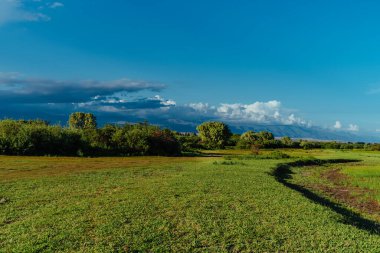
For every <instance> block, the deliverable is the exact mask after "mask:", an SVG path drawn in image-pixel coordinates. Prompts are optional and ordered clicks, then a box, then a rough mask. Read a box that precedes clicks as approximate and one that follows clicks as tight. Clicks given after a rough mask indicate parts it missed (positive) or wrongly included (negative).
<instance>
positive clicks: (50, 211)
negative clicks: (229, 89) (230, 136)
mask: <svg viewBox="0 0 380 253" xmlns="http://www.w3.org/2000/svg"><path fill="white" fill-rule="evenodd" d="M285 152H288V153H290V154H291V155H293V156H297V157H299V156H314V157H318V158H326V159H327V158H330V159H331V158H355V159H369V160H368V162H371V161H372V162H373V163H374V164H375V163H376V162H374V160H373V159H374V158H373V157H367V155H368V154H364V153H359V152H335V151H323V152H322V151H309V152H308V153H305V152H304V151H285ZM233 154H235V152H233ZM369 155H374V156H376V157H377V156H378V155H377V154H369ZM358 157H359V158H358ZM366 157H367V158H366ZM295 159H298V158H292V159H282V160H275V159H237V158H232V160H225V159H224V158H222V157H219V158H212V157H207V158H159V157H139V158H94V159H89V158H47V157H46V158H33V157H0V200H1V199H2V198H5V199H6V201H5V203H2V204H0V252H77V251H78V252H168V251H171V252H188V251H191V252H276V251H280V252H295V251H300V252H325V251H332V252H379V251H380V231H378V230H376V229H375V230H374V229H372V228H369V227H368V226H369V225H374V226H376V223H374V221H373V220H367V219H365V220H364V219H358V218H357V219H355V220H352V219H347V217H346V216H347V215H348V214H347V213H345V212H344V210H346V209H345V208H346V207H344V206H343V207H339V208H341V209H339V208H335V207H332V203H328V202H325V204H322V203H321V201H317V200H315V199H312V198H310V195H305V193H302V192H300V191H298V190H297V189H294V188H292V187H289V185H286V184H284V183H281V182H279V181H278V179H276V177H274V176H273V173H272V172H273V169H274V168H276V167H277V166H278V164H279V163H287V162H291V161H293V160H295ZM376 159H378V158H376ZM379 159H380V156H379ZM378 164H380V160H379V163H378ZM342 166H345V168H344V171H345V173H346V167H347V168H353V167H350V166H351V165H348V164H344V165H342ZM298 170H300V169H298ZM309 170H310V169H309ZM294 171H295V173H296V172H297V169H295V170H294ZM347 171H349V169H347ZM298 172H299V171H298ZM301 172H302V170H301ZM347 173H348V172H347ZM301 175H302V173H301V174H294V180H293V181H294V183H295V182H296V181H297V177H301ZM310 175H314V174H310ZM315 175H317V174H315ZM315 175H314V176H315ZM302 178H304V179H305V178H307V177H302ZM310 178H312V177H310ZM315 178H316V177H314V179H315ZM289 180H292V179H289ZM305 180H306V179H305ZM315 180H316V179H315ZM374 184H375V181H374ZM348 209H349V207H347V210H348ZM342 210H343V211H342ZM364 216H365V215H364ZM366 217H367V216H366ZM366 222H369V223H366Z"/></svg>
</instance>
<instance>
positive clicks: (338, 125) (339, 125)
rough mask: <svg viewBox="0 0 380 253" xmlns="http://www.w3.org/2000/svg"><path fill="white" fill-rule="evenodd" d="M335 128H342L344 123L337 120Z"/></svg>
mask: <svg viewBox="0 0 380 253" xmlns="http://www.w3.org/2000/svg"><path fill="white" fill-rule="evenodd" d="M334 128H335V129H342V123H341V122H340V121H336V122H335V125H334Z"/></svg>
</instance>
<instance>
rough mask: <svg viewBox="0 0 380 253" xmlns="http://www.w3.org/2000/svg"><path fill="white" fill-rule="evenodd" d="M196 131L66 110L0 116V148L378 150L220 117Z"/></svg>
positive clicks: (170, 152) (175, 152)
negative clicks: (59, 114)
mask: <svg viewBox="0 0 380 253" xmlns="http://www.w3.org/2000/svg"><path fill="white" fill-rule="evenodd" d="M197 131H198V132H197V133H178V132H175V131H172V130H169V129H162V128H160V127H158V126H154V125H150V124H148V123H146V122H144V123H138V124H124V125H117V124H107V125H105V126H103V127H98V126H97V123H96V117H95V116H94V115H93V114H91V113H82V112H76V113H73V114H71V115H70V117H69V120H68V125H67V126H64V127H63V126H60V125H50V124H49V123H48V122H46V121H43V120H11V119H5V120H1V121H0V154H2V155H53V156H134V155H162V156H179V155H181V154H183V153H184V152H194V151H197V150H200V149H224V148H238V149H251V150H252V151H253V152H257V151H258V150H259V149H275V148H303V149H313V148H330V149H368V150H380V145H377V144H367V143H339V142H316V141H306V140H292V139H291V138H289V137H283V138H281V139H276V138H275V137H274V136H273V134H272V133H270V132H267V131H263V132H254V131H247V132H245V133H243V134H241V135H239V134H233V133H232V132H231V130H230V128H229V127H228V126H227V125H226V124H224V123H222V122H205V123H203V124H201V125H199V126H198V127H197Z"/></svg>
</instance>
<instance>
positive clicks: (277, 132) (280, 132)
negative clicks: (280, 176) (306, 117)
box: [170, 124, 380, 142]
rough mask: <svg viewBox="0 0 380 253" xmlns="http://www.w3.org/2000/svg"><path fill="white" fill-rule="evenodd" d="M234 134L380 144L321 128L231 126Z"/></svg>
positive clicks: (184, 129) (181, 127) (179, 127)
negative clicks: (260, 133)
mask: <svg viewBox="0 0 380 253" xmlns="http://www.w3.org/2000/svg"><path fill="white" fill-rule="evenodd" d="M170 128H172V129H174V130H177V131H181V132H195V131H196V129H195V126H193V125H181V124H178V125H177V124H170ZM230 128H231V130H232V132H234V133H243V132H245V131H248V130H253V131H256V132H258V131H269V132H271V133H273V134H274V136H276V137H283V136H289V137H291V138H298V139H315V140H326V141H327V140H333V141H351V142H359V141H361V142H380V138H379V137H375V136H368V135H359V134H354V133H351V132H345V131H334V130H329V129H324V128H320V127H303V126H296V125H260V124H256V125H250V126H230Z"/></svg>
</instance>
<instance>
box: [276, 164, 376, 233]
mask: <svg viewBox="0 0 380 253" xmlns="http://www.w3.org/2000/svg"><path fill="white" fill-rule="evenodd" d="M359 161H360V160H349V159H333V160H319V159H309V160H299V161H295V162H290V163H283V164H279V165H278V166H277V167H276V168H275V169H274V170H273V172H272V176H274V177H275V179H276V180H277V181H278V182H279V183H281V184H283V185H284V186H286V187H288V188H290V189H292V190H294V191H297V192H299V193H301V194H302V195H303V196H305V197H306V198H308V199H310V200H312V201H313V202H315V203H317V204H319V205H322V206H326V207H328V208H330V209H331V210H332V211H334V212H336V213H338V214H340V215H342V217H343V220H342V222H343V223H344V224H347V225H351V226H354V227H356V228H358V229H361V230H365V231H368V232H369V233H371V234H376V235H380V223H378V222H376V221H372V220H369V219H366V218H364V217H362V216H361V215H360V214H359V213H356V212H353V211H351V210H349V209H347V208H345V207H343V206H342V205H340V204H338V203H334V202H333V201H331V200H329V199H327V198H325V197H322V196H319V195H317V194H316V193H314V192H312V191H310V190H308V189H306V188H305V187H303V186H300V185H296V184H293V183H290V182H289V181H288V180H289V179H291V178H292V174H293V172H292V170H291V168H292V167H304V166H313V165H314V166H315V165H324V164H333V163H351V162H359Z"/></svg>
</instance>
